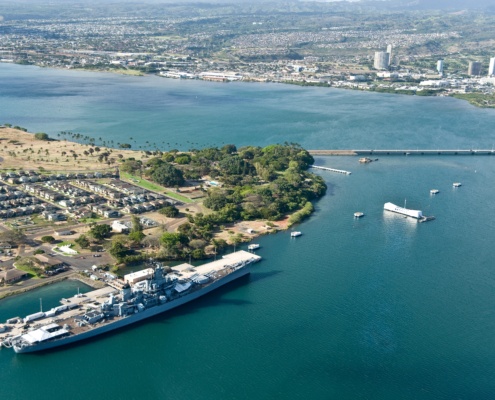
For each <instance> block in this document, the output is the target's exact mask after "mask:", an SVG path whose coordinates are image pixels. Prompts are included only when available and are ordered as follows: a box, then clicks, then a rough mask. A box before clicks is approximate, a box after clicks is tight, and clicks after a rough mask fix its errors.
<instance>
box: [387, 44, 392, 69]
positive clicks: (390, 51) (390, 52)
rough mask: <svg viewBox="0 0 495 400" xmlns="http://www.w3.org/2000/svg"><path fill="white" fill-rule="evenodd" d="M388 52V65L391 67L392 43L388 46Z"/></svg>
mask: <svg viewBox="0 0 495 400" xmlns="http://www.w3.org/2000/svg"><path fill="white" fill-rule="evenodd" d="M387 53H388V66H389V67H390V64H392V45H391V44H389V45H388V46H387Z"/></svg>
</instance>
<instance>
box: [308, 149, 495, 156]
mask: <svg viewBox="0 0 495 400" xmlns="http://www.w3.org/2000/svg"><path fill="white" fill-rule="evenodd" d="M308 152H309V153H310V154H311V155H313V156H369V155H374V156H378V155H380V156H399V155H400V156H402V155H404V156H412V155H421V156H427V155H430V156H437V155H452V156H458V155H459V156H461V155H472V156H481V155H495V150H493V149H491V150H475V149H437V150H432V149H427V150H419V149H415V150H413V149H405V150H397V149H390V150H382V149H378V150H375V149H373V150H371V149H369V150H368V149H364V150H308Z"/></svg>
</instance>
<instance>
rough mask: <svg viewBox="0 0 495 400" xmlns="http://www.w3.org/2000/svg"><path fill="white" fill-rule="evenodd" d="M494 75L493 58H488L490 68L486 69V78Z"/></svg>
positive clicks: (494, 60)
mask: <svg viewBox="0 0 495 400" xmlns="http://www.w3.org/2000/svg"><path fill="white" fill-rule="evenodd" d="M492 75H495V57H492V58H490V66H489V67H488V76H492Z"/></svg>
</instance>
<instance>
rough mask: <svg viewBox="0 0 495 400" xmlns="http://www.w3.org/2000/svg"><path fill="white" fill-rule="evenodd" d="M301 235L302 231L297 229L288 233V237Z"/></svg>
mask: <svg viewBox="0 0 495 400" xmlns="http://www.w3.org/2000/svg"><path fill="white" fill-rule="evenodd" d="M301 235H302V232H299V231H294V232H291V233H290V237H298V236H301Z"/></svg>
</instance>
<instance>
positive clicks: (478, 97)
mask: <svg viewBox="0 0 495 400" xmlns="http://www.w3.org/2000/svg"><path fill="white" fill-rule="evenodd" d="M6 64H7V63H6ZM9 64H15V65H25V64H18V63H9ZM28 65H29V66H35V67H39V68H47V69H56V70H67V71H76V72H100V73H111V74H117V75H126V76H135V77H145V76H158V77H160V78H166V79H177V78H171V77H164V76H161V75H159V74H158V73H154V72H151V73H146V72H142V71H137V70H129V69H115V70H114V69H112V68H108V69H105V68H62V67H46V66H42V65H37V64H28ZM241 82H243V83H280V84H284V85H295V86H304V87H308V86H315V87H326V88H334V89H344V90H359V91H363V92H374V93H387V94H396V95H405V96H419V97H452V98H455V99H458V100H464V101H467V102H468V103H469V104H471V105H472V106H474V107H478V108H488V109H494V108H495V95H487V94H483V93H480V92H472V93H464V94H463V93H446V92H445V91H444V90H431V89H425V90H424V91H423V92H420V93H417V92H415V91H405V90H396V89H394V87H391V88H387V89H383V88H379V87H374V86H373V87H371V88H370V89H362V88H358V87H349V86H346V85H339V86H334V85H332V84H330V83H328V82H312V81H309V80H301V81H284V80H280V81H272V80H270V79H268V78H247V79H243V80H241ZM214 83H227V82H219V81H214Z"/></svg>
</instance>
